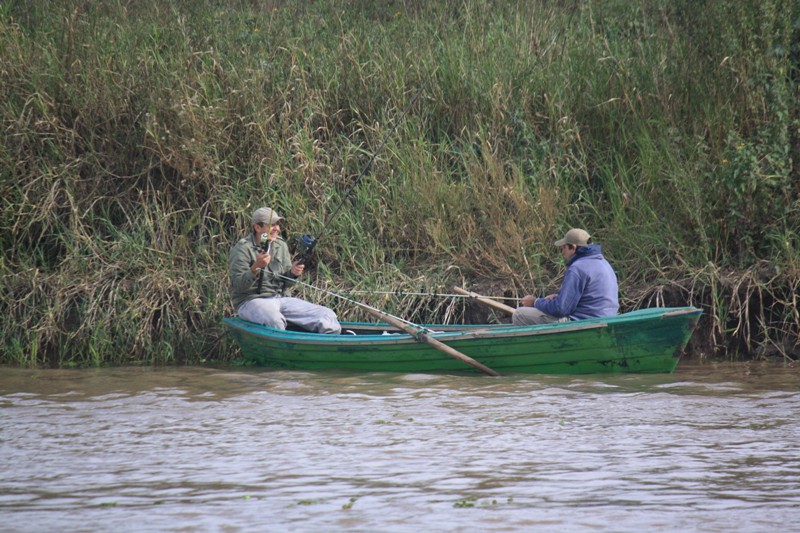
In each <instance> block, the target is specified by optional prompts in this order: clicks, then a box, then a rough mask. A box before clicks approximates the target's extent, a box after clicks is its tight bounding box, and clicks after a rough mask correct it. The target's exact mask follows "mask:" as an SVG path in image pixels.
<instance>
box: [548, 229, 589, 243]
mask: <svg viewBox="0 0 800 533" xmlns="http://www.w3.org/2000/svg"><path fill="white" fill-rule="evenodd" d="M591 242H592V237H591V236H590V235H589V234H588V233H586V232H585V231H584V230H582V229H580V228H572V229H571V230H569V231H568V232H567V233H566V234H565V235H564V238H563V239H559V240H557V241H556V242H555V245H556V246H564V245H565V244H574V245H575V246H586V245H587V244H590V243H591Z"/></svg>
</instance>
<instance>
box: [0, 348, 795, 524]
mask: <svg viewBox="0 0 800 533" xmlns="http://www.w3.org/2000/svg"><path fill="white" fill-rule="evenodd" d="M0 417H2V425H0V461H2V462H1V463H0V464H1V465H2V470H0V471H1V472H2V475H1V476H2V477H0V530H2V531H5V532H48V531H53V532H55V531H58V532H62V531H68V532H84V531H85V532H97V531H112V532H114V533H122V532H128V531H130V532H142V531H159V532H162V531H164V532H168V531H175V532H186V531H219V532H240V531H313V532H323V531H324V532H327V531H398V532H404V531H409V532H416V531H423V530H425V531H458V532H461V531H532V530H534V531H559V532H562V531H636V532H639V531H709V532H711V531H715V532H716V531H719V532H722V531H725V532H729V531H737V532H747V531H754V532H755V531H758V532H761V531H773V530H777V531H789V530H794V531H797V530H798V528H800V525H799V524H800V450H799V449H798V444H799V442H798V441H799V439H800V369H797V368H791V367H786V366H783V365H776V364H760V363H759V364H714V365H712V364H705V365H699V364H685V363H683V362H682V363H681V364H680V365H679V367H678V370H677V371H676V373H675V374H669V375H627V376H578V377H576V376H521V375H517V376H505V377H500V378H491V377H487V376H475V375H469V376H468V375H462V376H459V375H421V374H358V375H356V374H344V373H310V372H288V371H273V370H263V369H261V370H259V369H245V370H239V369H215V368H158V369H153V368H113V369H96V370H94V369H92V370H25V369H14V368H3V369H0Z"/></svg>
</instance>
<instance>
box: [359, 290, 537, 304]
mask: <svg viewBox="0 0 800 533" xmlns="http://www.w3.org/2000/svg"><path fill="white" fill-rule="evenodd" d="M345 293H346V294H391V295H394V296H429V297H432V298H433V297H436V298H469V299H473V300H474V299H475V298H476V297H475V296H469V295H466V294H449V293H439V292H406V291H366V290H361V291H345ZM481 298H486V299H488V300H512V301H515V302H518V301H520V300H522V298H512V297H505V296H481Z"/></svg>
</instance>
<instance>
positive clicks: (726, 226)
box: [0, 0, 800, 365]
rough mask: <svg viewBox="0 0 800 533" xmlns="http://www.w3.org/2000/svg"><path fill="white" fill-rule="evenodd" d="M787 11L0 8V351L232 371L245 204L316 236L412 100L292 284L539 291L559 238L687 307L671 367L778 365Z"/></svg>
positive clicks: (341, 306) (123, 0)
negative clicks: (233, 261)
mask: <svg viewBox="0 0 800 533" xmlns="http://www.w3.org/2000/svg"><path fill="white" fill-rule="evenodd" d="M799 6H800V5H799V4H798V3H797V2H796V1H794V0H759V1H755V0H746V1H741V0H716V1H715V0H709V1H705V2H697V1H696V0H669V1H668V0H645V1H644V2H637V3H634V4H632V3H630V2H627V1H622V0H590V1H587V2H562V1H551V0H526V1H520V2H504V1H493V0H459V1H456V0H446V1H445V0H442V1H436V2H424V1H421V0H404V1H399V0H396V1H392V0H387V1H385V2H371V1H366V0H350V1H345V0H325V1H316V2H314V1H309V2H286V1H281V0H274V1H272V2H270V1H262V2H253V1H248V0H231V1H226V2H214V1H210V0H205V1H204V0H189V1H182V2H170V1H166V2H165V1H163V0H159V1H156V0H141V1H136V2H133V1H130V0H109V1H106V2H84V1H79V0H64V1H59V2H52V1H49V0H24V1H23V0H12V1H8V0H0V122H1V124H2V135H1V136H0V199H2V208H0V246H1V247H2V256H0V295H1V296H2V297H1V298H0V315H1V316H2V322H0V324H2V325H0V335H2V341H0V343H2V345H1V346H0V352H1V353H2V355H1V356H0V362H2V363H9V364H17V365H38V364H53V365H65V364H72V365H84V364H90V365H98V364H104V363H158V364H164V363H181V362H187V363H196V362H200V361H204V360H216V361H227V360H230V359H231V358H233V357H236V355H237V350H236V348H235V345H234V344H233V342H232V341H231V340H230V339H228V337H227V336H226V334H225V332H224V330H223V329H222V326H221V324H220V318H221V317H222V316H223V315H226V314H230V313H231V309H230V304H229V302H228V297H227V279H226V268H227V264H226V260H227V254H228V250H229V248H230V246H231V244H232V243H233V242H234V241H235V239H236V238H237V237H238V236H239V235H240V234H241V233H242V232H243V231H244V229H245V228H246V227H247V226H248V220H249V219H248V217H249V215H250V214H251V213H252V211H253V210H254V209H255V208H256V207H258V206H261V205H266V204H270V203H271V201H272V199H273V198H277V208H278V209H279V211H280V212H282V213H285V214H286V215H287V216H288V217H289V219H290V224H291V225H290V227H289V228H288V234H287V237H291V236H294V235H298V234H301V233H306V232H309V233H319V232H321V231H322V230H323V228H322V227H321V226H322V225H323V223H324V221H325V220H326V218H327V216H328V215H329V214H330V213H331V212H332V210H333V209H335V207H336V206H337V205H339V203H340V202H341V201H342V198H343V196H344V193H345V192H346V191H347V189H348V188H349V186H350V185H351V184H352V182H353V180H354V179H355V176H356V175H357V174H358V172H359V170H360V169H361V168H362V167H363V165H364V164H365V163H366V161H367V160H368V158H369V155H370V153H371V152H372V151H373V150H374V149H375V148H376V147H377V145H378V144H379V143H380V140H381V139H382V138H383V137H384V135H385V134H386V132H387V131H388V130H389V128H390V127H391V124H392V121H393V120H394V119H396V118H397V117H399V116H400V115H401V114H402V111H403V109H405V108H406V106H407V105H408V104H409V102H411V101H412V99H414V98H415V97H416V98H417V99H416V100H415V101H414V102H413V105H412V106H411V108H410V110H409V112H408V115H407V116H406V117H405V118H404V120H403V121H402V122H401V123H400V124H399V126H398V128H397V131H395V132H394V134H393V135H392V136H391V137H390V138H389V141H388V143H387V145H386V147H385V148H384V150H383V151H382V152H381V154H380V155H379V157H378V158H377V160H376V161H375V163H374V165H373V169H372V172H371V174H370V175H369V176H367V177H366V178H365V179H364V180H363V182H362V183H361V184H360V186H359V187H358V189H356V190H355V192H354V193H353V195H352V196H351V197H349V198H348V199H347V201H346V204H345V206H344V208H343V209H342V211H341V212H340V214H339V215H338V216H337V217H336V218H334V219H333V221H332V222H331V223H330V227H327V228H324V235H325V236H324V238H323V239H322V240H321V242H320V245H319V246H318V247H317V262H316V268H313V269H312V272H311V276H309V277H308V278H307V279H308V280H309V281H310V282H311V283H314V284H315V285H317V286H320V287H323V288H326V289H332V290H337V291H348V290H351V289H356V290H361V291H363V290H367V291H369V290H374V291H397V292H398V293H404V292H428V293H433V292H450V290H449V288H450V287H452V286H453V285H460V286H464V287H467V288H473V289H475V290H477V291H478V292H484V293H487V294H494V295H501V294H503V293H504V292H505V293H506V294H507V295H517V294H520V293H527V292H532V291H533V292H536V293H539V294H540V293H544V292H548V291H551V290H552V289H553V288H555V287H557V286H558V282H559V280H558V274H559V273H560V272H561V271H562V269H563V265H562V264H561V262H560V260H559V256H558V254H557V251H556V250H555V248H554V247H553V246H552V242H553V241H554V240H555V239H556V238H558V237H559V236H561V235H562V234H563V232H564V231H565V230H566V229H568V228H569V227H572V226H582V227H585V228H587V229H588V230H589V231H590V232H591V233H592V234H593V235H594V236H595V237H596V240H597V241H598V242H601V243H602V244H603V245H604V250H605V252H606V255H607V256H608V257H609V259H610V260H611V262H612V263H613V264H614V266H615V268H616V269H617V271H618V273H619V276H620V281H621V296H622V299H623V310H630V309H634V308H637V307H646V306H654V305H687V304H692V305H696V306H699V307H702V308H703V309H704V310H705V311H706V313H705V314H704V318H703V322H702V327H701V330H700V331H698V332H697V334H696V335H695V343H694V345H693V348H694V350H695V352H696V353H700V354H704V355H706V356H719V355H726V356H728V357H739V356H747V357H766V356H769V355H771V354H778V355H781V356H783V357H787V358H788V357H797V355H798V349H799V347H798V342H799V341H798V339H799V338H800V337H799V336H798V335H799V334H800V316H799V315H798V307H797V294H798V293H800V291H798V286H800V237H798V228H800V185H798V184H800V176H799V175H798V161H800V115H799V114H798V101H800V98H798V97H800V90H798V87H799V86H800V85H799V84H800V7H799ZM301 294H304V295H305V296H306V297H308V298H309V299H311V300H313V301H318V302H320V303H323V304H326V305H330V306H332V307H334V308H336V310H337V312H338V313H339V314H340V316H341V317H342V318H343V319H364V318H366V317H363V316H361V314H360V312H359V310H358V309H356V308H355V307H352V306H351V305H349V304H347V303H346V302H342V301H340V300H336V299H334V298H333V297H331V296H330V295H326V294H321V293H312V292H311V291H310V289H303V290H302V291H301ZM362 299H363V300H365V301H367V302H368V303H370V304H372V305H376V306H379V307H381V308H384V309H386V310H387V311H389V312H393V313H396V314H399V315H402V316H404V317H405V318H407V319H409V320H415V321H437V320H439V319H442V318H448V319H451V320H457V319H460V318H462V317H463V315H464V313H465V312H466V311H465V306H464V304H463V301H461V300H455V299H443V298H438V297H433V296H430V297H429V296H418V295H408V294H398V295H373V296H370V295H363V298H362Z"/></svg>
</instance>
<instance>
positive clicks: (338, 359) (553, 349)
mask: <svg viewBox="0 0 800 533" xmlns="http://www.w3.org/2000/svg"><path fill="white" fill-rule="evenodd" d="M701 313H702V311H701V310H699V309H696V308H694V307H676V308H652V309H640V310H638V311H632V312H630V313H624V314H621V315H617V316H614V317H607V318H593V319H587V320H580V321H574V322H562V323H557V324H544V325H538V326H511V325H506V324H485V325H438V324H436V325H424V326H423V327H424V328H426V330H427V331H426V332H427V333H428V334H429V335H430V336H431V337H433V338H435V339H437V340H439V341H441V342H443V343H445V344H447V345H448V346H451V347H452V348H454V349H456V350H458V351H460V352H461V353H463V354H465V355H467V356H469V357H471V358H473V359H475V360H476V361H478V362H480V363H481V364H483V365H486V366H487V367H489V368H491V369H493V370H495V371H497V372H499V373H503V374H512V373H529V374H594V373H626V372H635V373H643V372H647V373H653V372H667V373H669V372H672V371H673V370H675V367H676V366H677V365H678V360H679V358H680V355H681V353H682V351H683V348H684V347H685V346H686V343H687V342H688V341H689V338H690V337H691V334H692V331H693V330H694V328H695V326H696V324H697V321H698V319H699V318H700V314H701ZM223 321H224V323H225V324H226V326H227V327H228V329H229V331H230V333H231V334H232V335H233V337H234V339H235V340H236V342H237V344H238V345H239V347H240V348H241V351H242V354H243V356H244V358H245V359H246V360H249V361H251V362H254V363H258V364H261V365H265V366H269V367H277V368H287V369H298V370H328V369H341V370H349V371H357V372H461V371H464V372H472V373H476V372H478V370H476V369H475V368H473V367H471V366H469V365H466V364H465V363H464V362H463V361H460V360H458V359H454V358H453V357H450V356H448V355H447V354H446V353H443V352H442V351H439V350H437V349H436V348H434V347H432V346H430V345H428V344H425V343H422V342H419V341H417V340H416V339H415V338H414V336H412V335H410V334H408V333H405V332H398V331H399V330H397V329H395V328H394V327H392V326H390V325H388V324H381V323H364V322H344V323H342V331H343V332H342V334H341V335H321V334H318V333H308V332H304V331H293V330H279V329H274V328H270V327H267V326H262V325H259V324H254V323H252V322H248V321H246V320H242V319H240V318H225V319H223Z"/></svg>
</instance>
